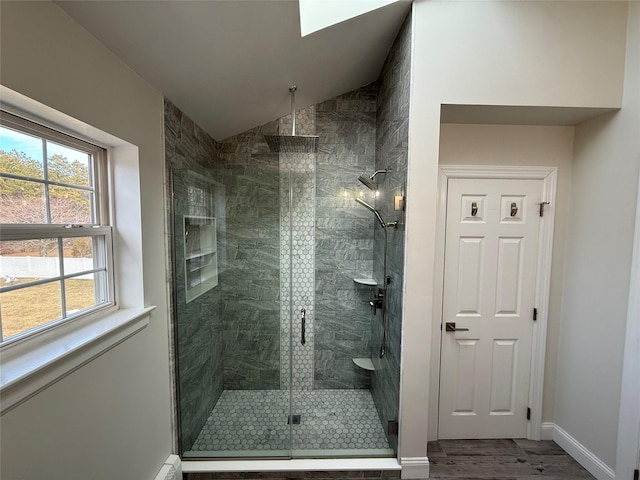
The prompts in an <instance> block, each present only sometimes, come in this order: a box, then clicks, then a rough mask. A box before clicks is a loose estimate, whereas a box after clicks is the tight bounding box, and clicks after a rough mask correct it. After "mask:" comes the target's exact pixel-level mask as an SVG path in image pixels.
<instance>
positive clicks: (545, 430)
mask: <svg viewBox="0 0 640 480" xmlns="http://www.w3.org/2000/svg"><path fill="white" fill-rule="evenodd" d="M554 428H555V424H553V423H551V422H543V423H542V424H541V425H540V440H553V430H554Z"/></svg>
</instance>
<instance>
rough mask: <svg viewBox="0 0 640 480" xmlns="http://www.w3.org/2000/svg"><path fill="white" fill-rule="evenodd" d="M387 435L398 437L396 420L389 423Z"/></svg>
mask: <svg viewBox="0 0 640 480" xmlns="http://www.w3.org/2000/svg"><path fill="white" fill-rule="evenodd" d="M387 435H389V436H393V437H395V436H397V435H398V422H397V421H396V420H389V421H388V422H387Z"/></svg>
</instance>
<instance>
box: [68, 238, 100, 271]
mask: <svg viewBox="0 0 640 480" xmlns="http://www.w3.org/2000/svg"><path fill="white" fill-rule="evenodd" d="M63 245H64V274H65V275H70V274H72V273H78V272H84V271H87V270H93V269H94V268H96V267H95V266H94V263H93V238H92V237H76V238H65V239H64V240H63Z"/></svg>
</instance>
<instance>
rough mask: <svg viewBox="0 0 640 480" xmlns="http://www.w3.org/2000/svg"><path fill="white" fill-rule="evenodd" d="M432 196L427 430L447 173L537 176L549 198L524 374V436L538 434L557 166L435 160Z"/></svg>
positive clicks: (433, 393)
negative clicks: (434, 202) (527, 412)
mask: <svg viewBox="0 0 640 480" xmlns="http://www.w3.org/2000/svg"><path fill="white" fill-rule="evenodd" d="M438 172H439V173H438V200H437V202H438V203H437V206H436V209H437V221H436V232H437V233H436V257H435V262H434V269H433V275H434V291H433V315H432V318H433V324H432V328H433V335H432V344H431V375H430V378H431V380H430V385H429V391H430V394H429V429H428V431H429V432H434V434H435V437H434V438H429V440H436V439H437V432H438V407H439V406H438V403H439V398H440V347H441V338H442V331H441V329H440V325H441V323H442V303H443V294H444V253H445V227H446V216H447V193H448V183H449V179H454V178H470V179H474V178H477V179H481V178H482V179H496V180H498V179H512V180H542V181H543V187H542V199H543V201H544V202H549V205H547V206H546V207H547V208H546V209H545V215H544V216H543V217H542V221H541V222H540V232H539V244H538V245H539V246H538V260H537V263H536V282H535V285H536V292H535V300H534V301H535V304H536V308H537V309H538V320H537V321H536V322H535V323H534V324H533V338H532V345H531V369H530V376H529V407H530V408H531V421H530V422H528V424H527V438H528V439H530V440H540V435H541V428H542V399H543V386H544V365H545V357H546V355H545V353H546V343H547V324H548V313H549V290H550V285H551V260H552V253H553V226H554V219H555V206H556V187H557V179H558V168H557V167H551V166H549V167H520V166H499V165H440V166H439V170H438Z"/></svg>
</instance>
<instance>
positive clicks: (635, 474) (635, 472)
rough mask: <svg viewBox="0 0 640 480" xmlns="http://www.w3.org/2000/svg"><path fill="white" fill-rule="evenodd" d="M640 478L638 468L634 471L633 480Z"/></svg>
mask: <svg viewBox="0 0 640 480" xmlns="http://www.w3.org/2000/svg"><path fill="white" fill-rule="evenodd" d="M639 479H640V470H638V469H637V468H636V469H635V470H634V471H633V480H639Z"/></svg>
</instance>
